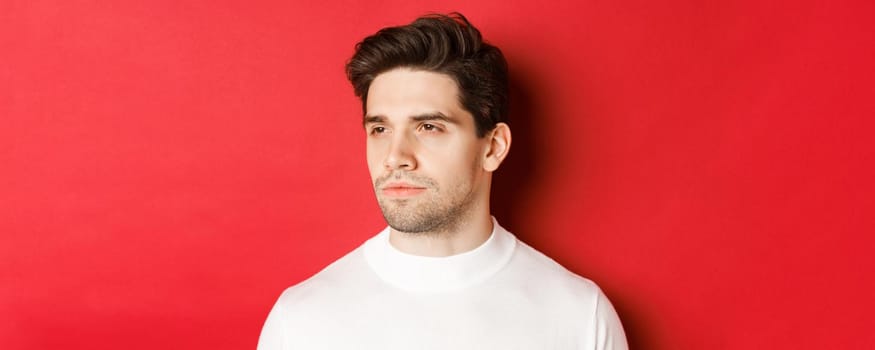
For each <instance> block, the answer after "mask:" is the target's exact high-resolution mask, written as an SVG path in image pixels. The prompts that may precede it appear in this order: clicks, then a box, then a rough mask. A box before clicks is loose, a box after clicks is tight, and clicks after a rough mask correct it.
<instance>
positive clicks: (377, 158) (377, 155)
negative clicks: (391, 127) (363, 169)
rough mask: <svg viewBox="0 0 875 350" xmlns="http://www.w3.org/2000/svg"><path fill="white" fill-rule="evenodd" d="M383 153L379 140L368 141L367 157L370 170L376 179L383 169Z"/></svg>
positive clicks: (372, 176)
mask: <svg viewBox="0 0 875 350" xmlns="http://www.w3.org/2000/svg"><path fill="white" fill-rule="evenodd" d="M383 154H384V152H383V151H382V146H381V144H380V143H379V142H374V141H368V143H367V146H366V150H365V157H366V158H367V162H368V171H369V172H370V173H371V178H372V179H376V178H377V177H379V176H380V174H381V172H382V171H383Z"/></svg>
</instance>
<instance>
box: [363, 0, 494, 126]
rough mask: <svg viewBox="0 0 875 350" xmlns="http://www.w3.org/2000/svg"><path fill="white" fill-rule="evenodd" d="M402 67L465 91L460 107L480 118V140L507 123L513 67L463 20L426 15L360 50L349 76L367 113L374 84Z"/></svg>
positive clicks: (371, 38) (377, 37)
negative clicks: (434, 75) (509, 77)
mask: <svg viewBox="0 0 875 350" xmlns="http://www.w3.org/2000/svg"><path fill="white" fill-rule="evenodd" d="M401 67H406V68H411V69H416V70H425V71H430V72H435V73H442V74H446V75H448V76H450V77H451V78H453V80H455V81H456V84H457V85H458V87H459V95H460V96H459V102H460V103H461V105H462V107H464V108H465V110H467V111H468V112H469V113H471V115H473V116H474V124H475V125H476V127H477V136H478V137H483V136H485V135H486V133H487V132H489V131H492V129H494V128H495V124H497V123H499V122H505V119H506V115H507V104H508V98H507V96H508V83H507V62H506V61H505V60H504V56H503V55H502V54H501V50H499V49H498V48H497V47H495V46H492V45H489V44H487V43H485V42H484V41H483V38H482V37H481V36H480V31H479V30H477V28H474V26H473V25H471V23H470V22H468V20H467V19H466V18H465V16H462V14H460V13H458V12H453V13H450V14H449V15H438V14H433V15H426V16H423V17H420V18H417V19H416V20H415V21H413V23H410V24H408V25H404V26H397V27H388V28H383V29H381V30H380V31H378V32H377V33H376V34H374V35H371V36H369V37H367V38H365V39H364V40H362V41H361V42H360V43H358V44H357V45H356V47H355V55H353V57H352V58H351V59H350V60H349V62H348V63H347V64H346V75H347V78H349V81H350V82H351V83H352V85H353V88H354V89H355V95H356V96H358V97H359V98H361V100H362V110H363V111H364V112H365V113H367V110H366V109H367V107H366V106H367V100H368V88H369V87H370V86H371V82H373V81H374V78H376V77H377V76H378V75H380V74H381V73H384V72H386V71H389V70H392V69H395V68H401Z"/></svg>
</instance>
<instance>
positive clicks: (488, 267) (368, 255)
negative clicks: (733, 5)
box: [364, 218, 516, 293]
mask: <svg viewBox="0 0 875 350" xmlns="http://www.w3.org/2000/svg"><path fill="white" fill-rule="evenodd" d="M492 227H493V229H492V234H491V235H490V236H489V239H487V240H486V242H483V244H481V245H480V246H479V247H477V248H474V249H472V250H470V251H467V252H464V253H460V254H456V255H451V256H447V257H427V256H418V255H411V254H407V253H404V252H401V251H399V250H398V249H396V248H395V247H394V246H392V244H391V243H389V231H390V229H389V228H388V227H387V228H386V229H384V230H383V231H382V232H380V233H379V234H377V235H376V236H374V237H373V238H371V239H370V240H368V241H367V242H365V244H364V256H365V260H366V261H367V262H368V264H369V265H370V267H371V268H372V269H373V270H374V272H376V273H377V275H378V276H379V277H380V278H382V279H383V280H384V281H386V282H387V283H389V284H391V285H393V286H395V287H398V288H401V289H404V290H407V291H411V292H422V293H436V292H446V291H452V290H458V289H462V288H465V287H469V286H471V285H473V284H476V283H477V282H480V281H483V280H485V279H487V278H489V277H490V276H492V275H494V274H495V273H496V272H498V271H499V270H500V269H501V268H502V267H504V266H505V265H506V264H507V262H508V261H509V260H510V257H511V255H512V254H513V250H514V248H515V247H516V237H514V236H513V234H511V233H510V232H507V230H505V229H504V228H503V227H501V226H499V225H498V222H497V221H496V220H495V218H492Z"/></svg>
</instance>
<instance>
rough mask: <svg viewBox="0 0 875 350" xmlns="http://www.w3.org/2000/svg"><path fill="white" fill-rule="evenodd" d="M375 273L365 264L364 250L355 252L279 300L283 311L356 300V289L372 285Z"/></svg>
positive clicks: (302, 283)
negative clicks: (353, 297)
mask: <svg viewBox="0 0 875 350" xmlns="http://www.w3.org/2000/svg"><path fill="white" fill-rule="evenodd" d="M371 274H372V272H371V271H370V269H369V268H368V267H367V264H366V263H365V260H364V257H363V253H362V247H361V246H359V247H358V248H356V249H354V250H353V251H351V252H349V253H347V254H346V255H344V256H343V257H341V258H340V259H337V260H336V261H334V262H333V263H331V264H330V265H328V266H326V267H325V268H324V269H322V270H321V271H319V272H317V273H316V274H314V275H313V276H311V277H310V278H308V279H306V280H304V281H301V282H300V283H298V284H296V285H293V286H291V287H289V288H286V290H284V291H283V292H282V294H281V295H280V297H279V299H278V300H277V306H279V307H280V308H283V309H288V308H296V307H300V306H302V305H314V306H316V307H318V306H319V305H322V304H331V303H332V300H337V299H342V298H347V297H352V296H351V295H348V294H352V293H355V292H356V291H357V290H359V289H358V288H357V287H356V286H362V285H363V284H365V283H368V280H369V278H368V277H369V276H370V275H371Z"/></svg>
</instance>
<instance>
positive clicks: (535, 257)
mask: <svg viewBox="0 0 875 350" xmlns="http://www.w3.org/2000/svg"><path fill="white" fill-rule="evenodd" d="M509 267H510V268H511V271H514V274H515V275H519V278H521V279H524V280H528V281H529V282H527V284H528V283H532V282H533V281H534V282H536V283H537V285H538V288H537V290H538V291H539V292H540V293H543V294H548V295H550V297H551V298H558V299H560V300H576V301H578V302H584V303H596V302H598V299H599V298H600V296H601V295H602V291H601V289H600V288H599V286H598V285H596V283H595V282H593V281H591V280H589V279H587V278H585V277H582V276H580V275H578V274H576V273H574V272H571V271H570V270H568V269H567V268H565V267H564V266H562V265H561V264H559V263H558V262H556V261H555V260H553V259H552V258H550V257H548V256H547V255H545V254H544V253H541V252H540V251H538V250H537V249H535V248H532V247H531V246H529V245H528V244H526V243H524V242H522V241H519V240H517V246H516V250H515V251H514V255H513V259H512V260H511V264H510V266H509Z"/></svg>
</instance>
